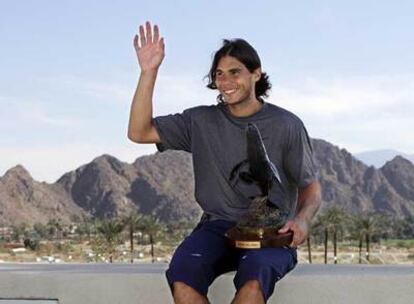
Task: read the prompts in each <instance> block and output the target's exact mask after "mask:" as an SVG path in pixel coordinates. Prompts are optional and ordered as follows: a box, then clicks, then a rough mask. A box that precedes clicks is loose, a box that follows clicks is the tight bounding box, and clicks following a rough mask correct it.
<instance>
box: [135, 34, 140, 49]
mask: <svg viewBox="0 0 414 304" xmlns="http://www.w3.org/2000/svg"><path fill="white" fill-rule="evenodd" d="M134 48H135V49H136V50H138V49H139V45H138V35H135V37H134Z"/></svg>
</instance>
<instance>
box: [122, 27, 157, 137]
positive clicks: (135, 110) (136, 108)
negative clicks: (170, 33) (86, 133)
mask: <svg viewBox="0 0 414 304" xmlns="http://www.w3.org/2000/svg"><path fill="white" fill-rule="evenodd" d="M145 26H146V33H145V32H144V27H143V26H142V25H141V26H140V27H139V35H135V37H134V47H135V51H136V53H137V57H138V63H139V65H140V67H141V75H140V77H139V81H138V86H137V89H136V91H135V94H134V98H133V100H132V105H131V111H130V117H129V125H128V138H129V139H130V140H132V141H134V142H137V143H160V142H161V140H160V136H159V134H158V132H157V130H156V129H155V127H154V126H153V124H152V97H153V93H154V86H155V81H156V79H157V73H158V68H159V67H160V65H161V62H162V60H163V59H164V55H165V52H164V49H165V46H164V39H163V38H160V37H159V30H158V27H157V26H156V25H155V26H154V37H153V36H152V30H151V24H150V23H149V22H146V25H145Z"/></svg>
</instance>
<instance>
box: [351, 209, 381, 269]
mask: <svg viewBox="0 0 414 304" xmlns="http://www.w3.org/2000/svg"><path fill="white" fill-rule="evenodd" d="M353 222H354V233H353V235H354V236H356V237H358V238H359V263H360V264H361V263H362V245H363V240H364V238H365V244H366V253H365V255H366V259H367V261H368V262H369V259H370V251H371V250H370V246H371V238H372V237H373V236H375V235H376V234H378V233H379V232H381V231H382V229H381V226H382V222H383V217H382V216H380V215H378V214H373V213H364V214H357V215H354V217H353Z"/></svg>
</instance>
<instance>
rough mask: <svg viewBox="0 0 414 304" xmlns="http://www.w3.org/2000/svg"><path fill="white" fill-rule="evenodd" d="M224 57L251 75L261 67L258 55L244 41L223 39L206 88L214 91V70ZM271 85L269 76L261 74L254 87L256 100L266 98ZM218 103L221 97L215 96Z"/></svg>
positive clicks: (215, 55) (215, 56) (221, 99)
mask: <svg viewBox="0 0 414 304" xmlns="http://www.w3.org/2000/svg"><path fill="white" fill-rule="evenodd" d="M225 56H231V57H234V58H236V59H237V60H238V61H240V62H241V63H243V64H244V66H245V67H246V68H247V69H248V70H249V71H250V73H253V71H255V70H256V69H257V68H260V67H261V66H262V64H261V62H260V58H259V55H258V54H257V52H256V50H255V49H254V48H253V47H252V46H251V45H250V44H249V43H248V42H247V41H245V40H243V39H240V38H237V39H232V40H228V39H223V46H222V47H221V48H220V49H219V50H218V51H217V52H216V53H215V54H214V59H213V63H212V64H211V68H210V71H209V73H208V75H206V77H207V78H208V84H207V88H209V89H212V90H216V89H217V86H216V83H215V82H216V69H217V65H218V63H219V61H220V59H221V58H223V57H225ZM271 87H272V84H271V83H270V81H269V76H268V75H267V74H266V73H263V72H262V74H261V76H260V79H259V80H258V81H257V82H256V85H255V95H256V98H257V99H259V100H260V98H261V97H268V96H269V90H270V89H271ZM217 101H218V102H223V101H224V100H223V96H222V95H221V94H219V95H218V96H217Z"/></svg>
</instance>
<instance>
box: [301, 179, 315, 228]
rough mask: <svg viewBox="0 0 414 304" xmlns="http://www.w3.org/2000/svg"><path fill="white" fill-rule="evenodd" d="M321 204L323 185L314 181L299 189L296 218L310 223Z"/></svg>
mask: <svg viewBox="0 0 414 304" xmlns="http://www.w3.org/2000/svg"><path fill="white" fill-rule="evenodd" d="M320 204H321V187H320V185H319V183H318V182H314V183H312V184H310V185H309V186H307V187H306V188H304V189H301V190H300V191H299V198H298V207H297V214H296V218H298V219H301V220H304V221H306V222H307V223H310V222H311V220H312V218H313V217H314V216H315V214H316V212H317V211H318V209H319V207H320Z"/></svg>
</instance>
